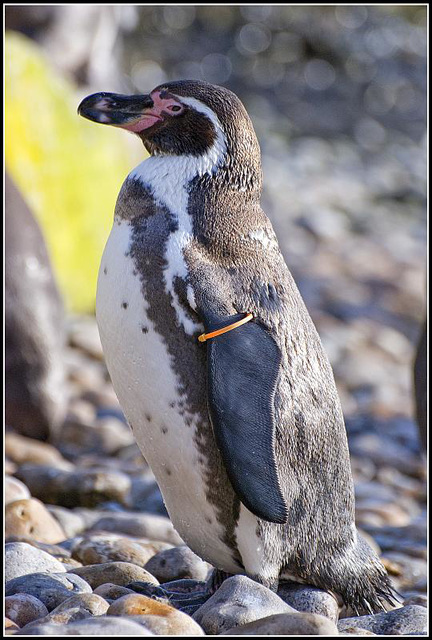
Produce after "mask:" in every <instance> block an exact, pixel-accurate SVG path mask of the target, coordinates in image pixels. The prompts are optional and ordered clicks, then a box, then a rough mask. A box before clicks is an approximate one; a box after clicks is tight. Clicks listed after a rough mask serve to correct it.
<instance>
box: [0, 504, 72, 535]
mask: <svg viewBox="0 0 432 640" xmlns="http://www.w3.org/2000/svg"><path fill="white" fill-rule="evenodd" d="M5 535H6V537H8V536H26V537H29V538H34V539H35V540H38V541H40V542H48V543H56V542H61V541H62V540H65V538H66V535H65V533H64V531H63V529H62V527H61V526H60V524H59V523H58V522H57V520H56V519H55V518H54V517H53V516H52V515H51V514H50V513H49V511H48V509H47V508H46V507H45V505H44V504H43V503H42V502H41V501H40V500H37V499H36V498H28V499H23V500H15V502H10V503H9V504H8V505H6V509H5Z"/></svg>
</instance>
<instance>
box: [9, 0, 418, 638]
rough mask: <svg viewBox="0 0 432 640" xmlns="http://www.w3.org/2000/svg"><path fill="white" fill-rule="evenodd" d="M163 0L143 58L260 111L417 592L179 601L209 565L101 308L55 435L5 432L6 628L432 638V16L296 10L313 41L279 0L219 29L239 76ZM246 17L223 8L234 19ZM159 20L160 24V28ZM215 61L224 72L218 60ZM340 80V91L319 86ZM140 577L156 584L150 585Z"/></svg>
mask: <svg viewBox="0 0 432 640" xmlns="http://www.w3.org/2000/svg"><path fill="white" fill-rule="evenodd" d="M267 10H268V15H267V13H266V11H267ZM146 11H147V9H146ZM160 11H161V12H162V14H163V16H162V18H163V20H162V18H160V20H159V19H158V20H159V21H155V20H153V22H151V21H150V20H149V19H147V14H146V13H145V11H144V10H143V12H142V13H140V16H141V19H142V21H143V24H142V25H140V27H139V28H138V27H137V29H136V37H138V36H139V38H140V40H139V46H140V47H141V49H140V51H141V54H140V55H144V57H145V55H147V53H146V50H144V53H143V50H142V47H143V46H144V45H145V46H147V47H148V48H149V50H151V54H150V53H148V56H150V55H154V51H155V47H157V46H159V47H160V48H161V49H162V53H164V52H165V54H166V56H167V60H165V62H164V64H165V63H166V64H165V66H166V67H167V69H169V70H170V74H167V76H168V77H170V78H171V76H172V77H173V78H174V77H187V76H190V74H191V73H192V72H193V73H196V74H198V75H199V73H203V74H204V75H205V77H206V79H209V80H211V81H214V82H219V83H221V84H224V83H228V84H229V83H231V84H229V86H230V87H231V88H232V89H234V90H236V91H238V92H239V94H240V93H241V95H242V98H243V99H244V100H245V103H246V104H247V108H248V111H249V113H250V115H251V117H252V119H253V122H254V125H255V127H256V130H257V133H258V137H259V140H260V144H261V147H262V152H263V167H264V185H265V191H264V197H263V206H264V209H265V211H266V212H267V213H268V215H269V217H270V218H271V220H272V222H273V224H274V226H275V229H276V232H277V234H278V237H279V239H280V244H281V248H282V251H283V252H284V255H285V257H286V260H287V263H288V265H289V267H290V268H291V270H292V272H293V274H294V276H295V279H296V281H297V283H298V285H299V288H300V290H301V293H302V295H303V297H304V299H305V301H306V304H307V306H308V308H309V310H310V312H311V315H312V317H313V320H314V321H315V323H316V325H317V327H318V330H319V333H320V336H321V338H322V341H323V343H324V346H325V349H326V351H327V353H328V355H329V357H330V360H331V363H332V366H333V369H334V372H335V378H336V383H337V386H338V391H339V394H340V397H341V401H342V405H343V409H344V413H345V417H346V424H347V431H348V437H349V444H350V451H351V462H352V469H353V475H354V481H355V491H356V521H357V525H358V528H359V529H360V530H361V532H362V534H363V535H364V536H365V537H366V538H367V539H368V541H369V543H370V544H371V545H373V546H374V547H375V548H376V550H377V551H378V552H379V554H380V555H381V557H382V559H383V562H384V563H385V565H386V567H387V570H388V572H389V574H390V575H391V578H392V581H393V584H394V586H395V587H396V589H397V590H398V591H399V592H400V593H401V594H402V602H401V605H400V606H399V607H397V608H395V609H394V610H392V611H388V612H386V613H380V614H376V615H366V616H360V617H358V616H354V615H352V614H353V612H349V611H347V610H345V609H343V608H342V607H341V606H340V604H339V603H338V602H337V601H336V600H335V598H334V597H333V596H332V595H331V594H329V593H326V592H323V591H320V590H318V589H314V588H311V587H308V586H292V585H289V584H284V585H282V586H281V588H280V590H279V592H278V595H276V594H274V593H272V592H270V591H268V590H267V589H265V588H264V587H261V586H259V585H258V584H256V583H254V582H253V581H251V580H249V579H248V578H246V577H244V576H237V577H233V578H230V579H228V580H226V581H225V582H224V583H223V585H222V587H221V588H220V589H219V590H218V591H217V592H216V594H215V595H214V596H212V598H210V599H209V600H208V601H207V602H206V603H205V604H204V605H203V606H201V607H200V608H198V609H196V610H192V609H190V610H189V611H188V612H186V611H180V610H179V607H180V606H181V598H178V599H177V600H176V601H173V600H172V601H171V604H170V602H169V601H168V600H167V598H166V597H165V596H164V591H163V589H161V588H160V586H161V585H162V587H165V588H167V587H168V588H169V587H170V583H171V582H173V581H175V580H179V579H181V580H185V581H187V582H184V583H182V584H183V586H184V588H185V589H196V590H197V591H199V589H200V588H201V587H202V585H203V582H204V580H205V579H206V577H207V575H208V572H209V570H210V569H211V568H210V567H209V566H208V565H207V564H206V563H205V562H203V561H201V560H200V559H199V558H197V557H196V556H195V555H194V554H193V553H192V552H191V551H190V550H189V549H188V548H187V547H185V546H184V544H183V543H182V541H181V540H180V539H179V537H178V535H177V533H176V532H175V531H174V529H173V527H172V525H171V524H170V521H169V519H168V518H167V514H166V511H165V508H164V505H163V501H162V499H161V495H160V492H159V489H158V487H157V485H156V483H155V480H154V477H153V474H152V472H151V470H150V469H149V468H148V466H147V464H146V462H145V461H144V460H143V458H142V456H141V454H140V452H139V450H138V448H137V446H136V444H135V443H134V440H133V437H132V433H131V431H130V429H129V427H128V426H127V424H126V423H125V421H124V418H123V414H122V412H121V409H120V407H119V405H118V402H117V399H116V397H115V394H114V392H113V390H112V387H111V384H110V381H109V378H108V374H107V371H106V368H105V365H104V363H103V358H102V353H101V348H100V343H99V338H98V334H97V329H96V326H95V322H94V319H93V318H90V317H71V318H69V330H68V336H69V345H68V348H67V351H66V354H65V361H66V366H67V371H68V391H69V408H68V415H67V419H66V421H65V423H64V425H63V428H62V430H61V434H60V437H59V439H58V441H57V443H56V445H55V446H53V445H48V444H44V443H41V442H39V441H36V440H33V439H31V438H24V437H23V436H21V435H19V434H18V433H17V432H14V431H12V430H8V431H7V434H6V457H7V461H6V472H7V478H6V502H7V505H6V541H7V544H6V564H5V567H6V575H5V578H6V618H7V620H6V628H7V631H6V632H7V633H8V634H17V635H19V634H22V635H62V634H67V635H74V634H76V635H97V634H100V635H204V634H209V635H217V634H226V635H260V634H263V635H317V634H321V635H325V634H327V635H336V634H338V633H339V634H340V635H348V634H349V635H426V634H427V621H426V616H427V608H426V607H427V596H426V590H427V564H426V471H425V462H424V453H423V451H422V449H421V446H420V440H419V436H418V429H417V425H416V423H415V421H414V418H413V416H414V402H413V397H414V395H413V374H412V371H413V361H414V355H415V348H416V343H417V340H418V337H419V334H420V327H421V324H422V321H423V318H424V314H425V306H426V303H425V299H426V295H425V294H426V266H425V258H426V216H425V193H426V186H425V185H426V182H425V180H426V164H425V158H426V151H425V149H426V143H425V137H424V123H425V120H424V106H425V89H424V83H425V78H426V74H425V65H426V57H425V37H426V36H425V30H424V26H423V22H422V20H423V18H422V17H421V16H418V17H416V15H417V14H416V15H414V16H412V17H411V18H410V20H411V21H410V20H408V19H405V18H404V17H403V15H402V14H398V13H395V15H394V16H390V18H389V17H388V15H387V14H385V13H383V12H381V11H377V10H375V9H373V10H372V9H370V8H369V9H365V8H363V7H358V8H357V9H355V14H352V15H351V13H349V10H348V9H347V8H340V7H339V8H336V9H335V10H334V11H335V15H333V13H334V12H333V9H331V10H330V9H329V11H328V12H327V11H326V13H325V15H324V14H323V15H324V18H325V20H324V22H323V19H324V18H323V16H322V15H321V14H319V15H318V14H317V13H316V12H315V11H314V12H310V11H309V10H307V9H305V13H302V12H303V8H298V9H297V10H296V11H295V13H294V14H293V15H291V14H289V15H288V14H287V20H288V18H289V20H290V22H289V24H288V23H287V25H288V26H287V25H285V26H287V29H288V27H289V29H288V30H293V31H295V34H296V35H295V38H294V40H293V37H291V36H290V37H291V39H289V38H288V40H287V37H288V36H287V34H285V33H279V31H280V30H281V29H282V28H283V23H282V22H281V19H282V18H283V16H282V18H281V16H279V14H278V13H277V11H276V9H275V8H273V9H270V8H266V7H261V9H259V8H258V9H254V8H253V7H249V8H247V7H246V8H241V9H238V10H237V9H236V10H235V16H237V17H236V20H237V21H239V20H240V19H241V20H242V21H243V22H242V23H241V24H240V22H239V24H238V25H237V22H235V21H234V22H232V26H231V27H230V24H231V23H230V24H228V23H226V21H225V23H224V24H225V26H224V29H225V31H223V29H222V30H221V29H219V30H218V28H216V27H217V24H218V23H217V22H214V21H212V22H211V24H212V25H213V27H212V29H213V31H212V32H211V33H212V34H213V35H212V37H213V38H214V39H215V41H217V44H218V46H220V47H221V49H220V50H221V51H222V50H223V51H224V49H223V47H222V45H223V43H224V42H225V41H224V40H223V37H222V35H221V34H225V36H224V37H225V39H226V56H225V57H226V60H225V62H226V64H227V65H228V62H229V64H230V65H231V66H232V74H231V75H230V73H231V72H230V73H228V74H227V76H226V78H225V77H220V69H221V68H222V67H221V65H222V62H224V60H222V58H223V56H220V55H219V58H217V60H216V58H215V56H213V57H211V56H210V55H207V57H206V58H203V61H202V62H200V65H198V66H199V69H198V66H197V64H198V63H194V64H195V67H193V68H192V67H191V63H190V62H189V63H188V64H189V67H188V68H187V69H186V70H185V69H177V67H175V66H174V60H177V61H178V60H183V58H184V51H183V50H182V52H180V53H179V51H178V50H177V49H175V51H174V50H173V47H174V48H175V47H176V46H177V47H178V46H180V45H179V43H180V44H181V38H180V33H179V31H180V27H179V26H178V25H179V15H180V14H179V15H177V14H175V15H174V14H173V15H174V18H175V19H174V18H173V16H172V15H171V9H169V8H161V9H160ZM172 11H174V13H175V11H176V10H175V9H174V8H172ZM178 11H180V13H181V14H182V15H183V13H184V12H186V14H187V12H190V11H192V13H193V15H192V17H191V21H192V20H195V22H193V24H192V22H191V24H192V27H193V28H192V27H191V29H192V31H190V32H187V33H186V28H187V25H186V22H187V21H186V22H185V20H186V18H187V17H188V15H189V14H188V15H186V14H185V15H184V16H183V23H182V24H184V25H186V26H184V29H185V31H184V35H185V38H186V35H187V34H189V35H188V37H187V38H186V41H187V44H188V45H189V43H192V44H193V47H195V48H197V47H198V48H199V46H200V42H201V41H200V40H199V39H198V36H197V34H201V36H202V38H203V43H201V44H202V48H203V50H204V49H205V51H206V52H207V53H208V51H210V48H209V45H208V43H209V42H213V41H212V40H209V37H210V36H209V35H208V33H207V32H206V33H204V34H203V33H202V29H203V27H202V22H203V16H202V15H201V12H203V14H204V13H205V12H206V11H211V8H205V7H203V8H202V9H199V10H198V9H197V10H196V11H197V14H196V16H195V13H194V12H195V9H193V8H192V7H191V8H183V9H181V10H180V9H179V10H178ZM182 11H183V13H182ZM229 11H230V10H229V8H225V9H224V10H223V11H222V12H221V13H219V12H218V16H219V17H220V19H221V21H222V22H223V20H222V18H224V16H225V18H226V15H225V14H227V15H228V13H229ZM256 11H258V12H259V11H261V13H262V12H264V13H265V15H264V14H263V15H261V14H260V15H258V14H256ZM327 13H328V14H329V15H328V16H327ZM237 14H238V15H237ZM252 14H253V15H252ZM255 14H256V15H255ZM330 14H331V15H330ZM155 15H156V14H155ZM182 15H180V18H181V17H182ZM284 15H285V14H284ZM185 16H186V17H185ZM194 16H195V17H194ZM230 16H231V14H230ZM230 16H228V17H230ZM326 16H327V17H326ZM329 16H330V17H329ZM408 17H409V16H408ZM225 18H224V19H225ZM326 21H328V24H327V22H326ZM180 22H181V21H180ZM243 23H244V24H243ZM188 24H189V23H188ZM215 25H216V26H215ZM227 25H228V26H227ZM251 25H252V26H251ZM257 25H258V26H257ZM344 25H345V27H346V28H345V30H344V29H342V28H341V26H344ZM323 26H324V27H325V28H324V27H323ZM240 27H241V28H240ZM294 27H295V29H294ZM67 28H68V30H69V31H70V28H69V25H67ZM168 28H169V29H171V31H169V30H168V31H167V29H168ZM142 29H147V30H148V31H149V33H150V35H147V36H146V38H145V39H144V41H143V38H142ZM158 29H159V30H160V33H159V32H158V31H157V30H158ZM228 29H231V30H232V33H231V32H229V31H228ZM173 30H175V31H176V37H171V35H172V33H171V32H172V31H173ZM161 33H163V34H165V35H164V36H163V37H162V36H161ZM167 33H168V34H169V37H167V36H166V34H167ZM73 34H74V38H75V31H73ZM191 34H192V35H193V34H195V36H196V37H194V38H193V37H192V36H191ZM210 35H211V34H210ZM288 35H289V34H288ZM153 36H154V42H153V40H152V39H151V38H152V37H153ZM252 36H253V38H252ZM265 38H267V40H268V42H270V40H271V39H272V46H270V45H269V44H267V45H265V43H266V42H267V40H265ZM284 38H285V39H284ZM204 40H205V42H204ZM234 41H235V42H236V43H237V44H236V47H237V49H238V51H235V50H234V48H233V47H232V42H234ZM61 42H62V47H63V41H61ZM260 42H263V43H264V44H261V45H260V46H262V47H264V49H263V52H262V55H261V57H259V56H257V50H255V49H256V47H257V46H258V45H259V44H260ZM127 43H130V46H131V47H132V45H133V44H134V40H133V37H132V35H131V37H129V35H128V37H127V39H126V44H127ZM257 43H258V44H257ZM126 44H125V49H126V50H127V46H126ZM192 44H191V46H192ZM128 46H129V45H128ZM223 46H225V45H223ZM265 46H267V49H265ZM193 47H192V53H193V51H194V50H195V49H194V48H193ZM215 47H216V45H215ZM245 47H246V48H245ZM251 47H252V48H251ZM253 47H255V49H254V48H253ZM215 50H218V49H216V48H215ZM188 51H189V49H188ZM266 52H268V60H267V58H266V57H265V56H267V53H266ZM290 52H291V53H290ZM162 53H161V55H162ZM192 53H190V56H191V59H192V57H193V55H192ZM282 54H284V56H285V58H283V59H282V58H281V57H280V56H281V55H282ZM288 54H290V55H291V58H290V57H289V55H288ZM203 55H204V54H202V55H201V54H200V56H201V57H202V56H203ZM287 55H288V58H287ZM170 56H171V57H170ZM196 56H197V60H200V59H201V58H200V56H199V55H198V53H197V54H196ZM156 57H157V56H156ZM149 60H150V57H149ZM186 60H188V58H186ZM215 60H216V61H217V64H216V67H215V68H216V70H217V71H218V72H219V77H217V74H216V76H215V77H212V75H211V73H210V71H211V69H212V68H213V67H212V65H213V66H215ZM266 60H267V62H266ZM227 61H228V62H227ZM210 63H211V64H210ZM270 63H271V64H270ZM324 63H325V64H324ZM179 64H180V63H179ZM182 64H183V65H185V64H186V63H185V62H183V63H182ZM203 65H204V66H203ZM206 65H207V66H206ZM266 65H267V66H266ZM269 65H270V66H269ZM271 65H273V66H271ZM274 65H276V67H274ZM281 65H282V66H283V69H282V70H281ZM326 65H327V66H326ZM329 65H330V66H329ZM99 66H100V65H99ZM132 66H133V65H132V63H131V62H130V60H127V64H126V63H125V67H127V68H128V69H129V68H132ZM136 66H139V65H136ZM141 66H142V65H141ZM147 66H148V65H147ZM153 66H154V65H153ZM222 66H223V65H222ZM228 67H229V65H228ZM228 67H227V68H228ZM330 67H331V68H330ZM134 68H135V67H134ZM140 68H141V67H140ZM275 68H276V71H278V69H279V71H278V73H279V72H280V73H281V74H282V72H283V74H282V75H281V76H280V77H279V76H277V75H274V73H275ZM197 69H198V70H197ZM209 69H210V71H209ZM332 69H333V71H332ZM194 70H195V71H194ZM186 72H187V73H186ZM198 72H199V73H198ZM204 72H205V73H204ZM158 73H159V71H158ZM272 74H273V75H272ZM332 74H333V75H332ZM138 75H139V74H138ZM144 75H145V74H144ZM131 77H132V80H133V79H134V74H133V73H132V76H131ZM193 77H195V75H194V76H193ZM333 77H334V79H333V80H332V78H333ZM326 78H327V80H328V82H329V83H330V84H329V85H328V87H327V88H326V87H325V86H319V83H320V82H321V84H322V82H323V79H324V80H325V79H326ZM138 79H139V78H138ZM159 81H162V80H161V79H160V78H159V77H157V78H156V79H155V82H154V83H153V82H152V83H150V85H151V86H154V85H155V84H157V83H158V82H159ZM148 82H149V79H148V77H147V76H145V77H143V79H142V84H143V86H142V87H141V86H140V85H139V83H138V80H136V82H135V85H134V87H133V89H134V90H136V89H137V88H138V89H140V90H142V91H144V89H145V90H146V91H147V90H148V88H149V87H148V84H147V83H148ZM317 82H318V85H317ZM332 83H333V84H332ZM144 85H145V86H144ZM257 87H261V91H259V90H258V89H257ZM100 88H101V87H98V89H96V88H95V90H100ZM117 88H118V87H117ZM240 89H241V92H240ZM137 581H138V582H141V583H142V582H144V583H147V586H146V587H145V588H141V589H138V588H137V587H135V588H136V589H137V590H134V589H133V588H131V585H132V584H133V583H134V582H137ZM173 604H174V605H176V606H172V605H173Z"/></svg>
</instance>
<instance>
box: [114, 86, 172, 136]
mask: <svg viewBox="0 0 432 640" xmlns="http://www.w3.org/2000/svg"><path fill="white" fill-rule="evenodd" d="M160 93H161V92H160V91H154V92H153V93H151V94H150V95H151V97H152V100H153V107H152V108H151V109H147V110H146V111H145V112H144V113H143V115H142V117H141V118H140V119H139V120H137V121H136V122H132V123H131V124H127V125H124V126H123V128H124V129H127V130H128V131H133V132H134V133H139V132H140V131H144V129H149V128H150V127H152V126H153V125H154V124H156V122H160V121H161V120H163V115H162V113H163V111H166V110H167V108H168V107H170V106H173V105H176V106H180V107H181V106H182V105H181V104H180V103H179V102H178V101H177V100H174V99H173V98H161V97H160ZM168 113H169V112H168Z"/></svg>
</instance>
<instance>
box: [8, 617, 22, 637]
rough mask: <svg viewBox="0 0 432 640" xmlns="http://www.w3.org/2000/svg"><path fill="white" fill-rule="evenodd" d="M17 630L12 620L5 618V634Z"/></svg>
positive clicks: (17, 627)
mask: <svg viewBox="0 0 432 640" xmlns="http://www.w3.org/2000/svg"><path fill="white" fill-rule="evenodd" d="M18 630H19V626H18V625H17V623H16V622H14V621H13V620H9V618H5V631H6V633H7V634H9V633H10V634H14V633H15V631H18Z"/></svg>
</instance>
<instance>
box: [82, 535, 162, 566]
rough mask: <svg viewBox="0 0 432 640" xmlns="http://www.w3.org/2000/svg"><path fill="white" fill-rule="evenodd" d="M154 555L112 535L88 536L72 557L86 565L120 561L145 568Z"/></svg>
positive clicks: (141, 547) (135, 544)
mask: <svg viewBox="0 0 432 640" xmlns="http://www.w3.org/2000/svg"><path fill="white" fill-rule="evenodd" d="M153 555H154V553H153V552H152V550H151V549H149V548H145V547H144V546H141V545H140V544H138V543H137V542H134V541H132V540H129V539H127V538H124V537H121V536H118V535H110V534H105V535H103V534H102V535H101V534H98V535H89V536H86V537H85V538H84V539H83V540H81V541H80V542H79V543H78V544H77V545H75V546H74V547H73V549H72V557H73V558H74V559H76V560H79V561H80V562H82V563H83V564H84V565H89V564H101V563H106V562H117V561H119V562H130V563H132V564H136V565H138V566H140V567H144V565H145V564H146V562H147V561H148V560H149V558H151V557H152V556H153ZM150 573H152V572H151V571H150Z"/></svg>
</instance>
